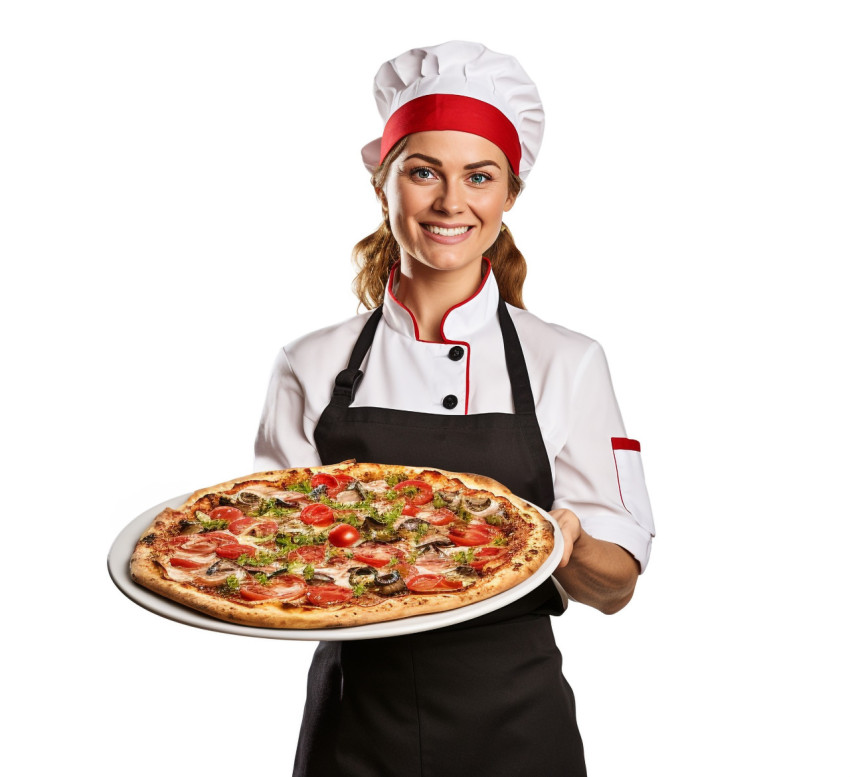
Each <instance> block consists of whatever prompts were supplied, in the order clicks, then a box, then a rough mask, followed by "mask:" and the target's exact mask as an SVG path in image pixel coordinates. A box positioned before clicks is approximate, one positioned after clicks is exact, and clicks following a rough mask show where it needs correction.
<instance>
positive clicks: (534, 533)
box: [130, 461, 555, 629]
mask: <svg viewBox="0 0 850 777" xmlns="http://www.w3.org/2000/svg"><path fill="white" fill-rule="evenodd" d="M340 470H344V472H345V474H348V475H350V476H352V477H354V478H356V479H358V480H364V481H368V479H369V478H372V479H374V478H375V476H376V475H377V476H379V477H383V476H385V475H387V474H403V475H405V476H406V479H411V478H410V476H414V475H415V476H417V479H422V480H425V481H426V482H429V481H430V482H431V484H432V485H437V486H438V487H439V486H440V485H445V483H442V482H440V481H442V479H443V478H448V479H449V480H453V479H456V480H458V481H459V482H460V483H461V485H462V486H464V487H466V488H468V489H472V490H482V491H486V492H488V493H490V494H492V495H495V496H498V497H503V498H505V499H506V500H508V501H509V502H510V503H511V505H513V506H514V508H516V510H517V511H518V513H519V514H520V516H521V519H522V521H523V522H524V523H525V525H526V527H527V532H528V533H527V537H526V541H525V544H524V547H523V548H522V549H521V551H520V553H519V554H515V555H513V556H512V557H511V558H510V561H509V563H503V564H502V565H501V566H499V567H497V568H496V569H495V570H494V571H492V572H488V573H486V577H484V578H482V579H480V580H478V581H477V582H476V583H475V585H474V586H472V587H470V588H467V589H463V590H461V591H458V592H457V593H428V594H415V593H408V594H406V595H404V596H402V597H398V598H392V597H391V598H387V599H385V600H383V601H382V602H380V603H379V604H376V605H373V606H363V605H360V604H357V603H356V600H350V601H349V602H347V603H343V604H340V605H331V606H322V607H310V606H307V607H304V606H296V605H289V604H285V603H281V602H280V601H277V600H266V601H260V602H248V601H244V602H243V601H242V600H230V599H226V598H224V597H221V596H217V595H215V594H213V593H206V592H205V591H204V590H203V589H202V588H201V587H198V586H195V585H193V584H191V583H188V582H178V581H176V580H171V579H169V578H167V577H164V568H163V566H162V564H160V562H159V561H158V560H157V553H156V552H155V551H154V550H153V549H152V548H151V546H150V544H148V543H146V542H145V541H144V539H145V538H146V537H148V536H149V535H154V536H163V535H165V534H168V532H169V530H173V529H174V527H175V526H176V524H177V523H178V521H179V519H180V517H182V515H183V513H182V511H183V510H185V509H186V508H189V507H191V506H193V505H195V504H196V503H197V502H198V501H199V500H201V499H203V498H205V497H209V496H212V495H217V494H222V493H225V492H228V491H231V490H233V489H234V488H236V487H237V486H240V485H243V486H244V485H246V484H249V483H257V482H280V481H281V478H282V477H285V479H286V480H287V481H288V482H297V480H301V479H304V478H306V477H310V476H311V475H314V474H316V473H320V472H327V473H332V472H334V471H340ZM554 531H555V528H554V526H553V525H552V523H551V522H550V521H548V520H547V519H546V518H545V517H544V516H543V515H541V514H540V513H539V512H538V511H537V509H536V508H534V507H533V506H532V505H530V504H529V503H528V502H526V501H525V500H523V499H521V498H520V497H518V496H516V495H515V494H513V493H512V492H511V491H509V490H508V489H507V488H505V486H503V485H502V484H501V483H499V482H497V481H495V480H493V479H492V478H488V477H485V476H483V475H477V474H473V473H459V472H451V471H448V470H439V469H436V468H433V467H405V466H393V465H383V464H368V463H357V462H354V461H346V462H340V463H338V464H332V465H325V466H320V467H309V468H306V467H303V468H294V469H290V470H274V471H268V472H260V473H254V474H251V475H248V476H245V477H240V478H235V479H233V480H228V481H225V482H224V483H219V484H218V485H215V486H211V487H208V488H203V489H199V490H198V491H195V492H194V493H193V494H192V495H191V496H190V497H189V498H188V499H187V500H186V501H185V502H184V504H183V505H181V507H180V508H178V509H176V510H171V509H170V508H167V509H166V510H164V511H163V512H162V513H160V514H159V515H157V516H156V518H155V519H154V521H153V523H152V524H151V525H150V526H149V527H148V528H147V529H146V530H145V532H144V533H143V535H142V539H141V540H140V541H139V543H138V544H137V546H136V549H135V551H134V552H133V555H132V556H131V559H130V575H131V577H132V579H133V580H134V581H136V582H137V583H139V584H140V585H143V586H145V587H146V588H149V589H150V590H152V591H154V592H155V593H157V594H160V595H162V596H165V597H166V598H168V599H171V600H172V601H175V602H177V603H178V604H182V605H186V606H188V607H191V608H192V609H195V610H198V611H200V612H202V613H204V614H206V615H209V616H211V617H214V618H218V619H221V620H225V621H229V622H231V623H239V624H243V625H248V626H257V627H265V628H275V629H323V628H344V627H350V626H362V625H366V624H370V623H379V622H383V621H388V620H397V619H400V618H408V617H414V616H417V615H425V614H431V613H436V612H445V611H447V610H453V609H457V608H460V607H464V606H466V605H468V604H473V603H475V602H480V601H483V600H485V599H488V598H490V597H491V596H495V595H496V594H499V593H502V592H504V591H506V590H509V589H511V588H513V587H514V586H515V585H517V584H518V583H520V582H522V581H523V580H526V579H528V578H529V577H531V575H533V574H534V573H535V572H536V571H537V570H538V569H539V568H540V567H541V566H542V564H543V563H544V562H545V561H546V559H547V558H548V557H549V555H550V554H551V552H552V550H553V548H554Z"/></svg>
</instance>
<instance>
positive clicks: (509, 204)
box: [504, 194, 516, 213]
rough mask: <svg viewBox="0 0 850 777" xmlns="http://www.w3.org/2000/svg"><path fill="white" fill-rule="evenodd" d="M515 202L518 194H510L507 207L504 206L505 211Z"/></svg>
mask: <svg viewBox="0 0 850 777" xmlns="http://www.w3.org/2000/svg"><path fill="white" fill-rule="evenodd" d="M515 202H516V195H515V194H509V195H508V199H507V200H505V208H504V210H505V213H507V212H508V211H509V210H510V209H511V208H513V206H514V203H515Z"/></svg>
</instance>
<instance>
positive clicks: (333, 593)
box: [307, 583, 353, 605]
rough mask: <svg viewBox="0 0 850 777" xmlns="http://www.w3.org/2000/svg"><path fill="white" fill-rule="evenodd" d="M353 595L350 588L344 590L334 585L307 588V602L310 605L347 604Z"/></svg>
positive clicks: (325, 584) (327, 584) (326, 584)
mask: <svg viewBox="0 0 850 777" xmlns="http://www.w3.org/2000/svg"><path fill="white" fill-rule="evenodd" d="M352 596H353V593H352V591H351V589H350V588H344V587H343V586H341V585H335V584H334V583H324V584H322V585H311V586H308V587H307V601H308V602H310V604H317V605H323V604H341V603H342V602H347V601H348V600H349V599H350V598H351V597H352Z"/></svg>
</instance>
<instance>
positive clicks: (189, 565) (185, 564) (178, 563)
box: [169, 556, 206, 569]
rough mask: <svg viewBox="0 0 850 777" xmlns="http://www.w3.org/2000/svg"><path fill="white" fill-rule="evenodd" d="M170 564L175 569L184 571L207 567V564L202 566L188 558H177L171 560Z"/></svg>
mask: <svg viewBox="0 0 850 777" xmlns="http://www.w3.org/2000/svg"><path fill="white" fill-rule="evenodd" d="M169 563H170V564H171V566H173V567H181V568H183V569H200V568H201V567H203V566H206V564H201V563H199V562H197V561H191V560H190V559H188V558H179V557H177V556H175V557H174V558H173V559H171V560H170V561H169Z"/></svg>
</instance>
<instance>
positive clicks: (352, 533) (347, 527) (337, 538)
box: [328, 523, 360, 548]
mask: <svg viewBox="0 0 850 777" xmlns="http://www.w3.org/2000/svg"><path fill="white" fill-rule="evenodd" d="M359 539H360V532H359V531H358V530H357V529H356V528H355V527H354V526H352V525H351V524H348V523H341V524H339V525H338V526H334V527H333V529H331V530H330V531H329V532H328V542H330V544H331V545H334V546H336V547H337V548H348V547H351V546H352V545H353V544H354V543H355V542H357V540H359Z"/></svg>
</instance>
